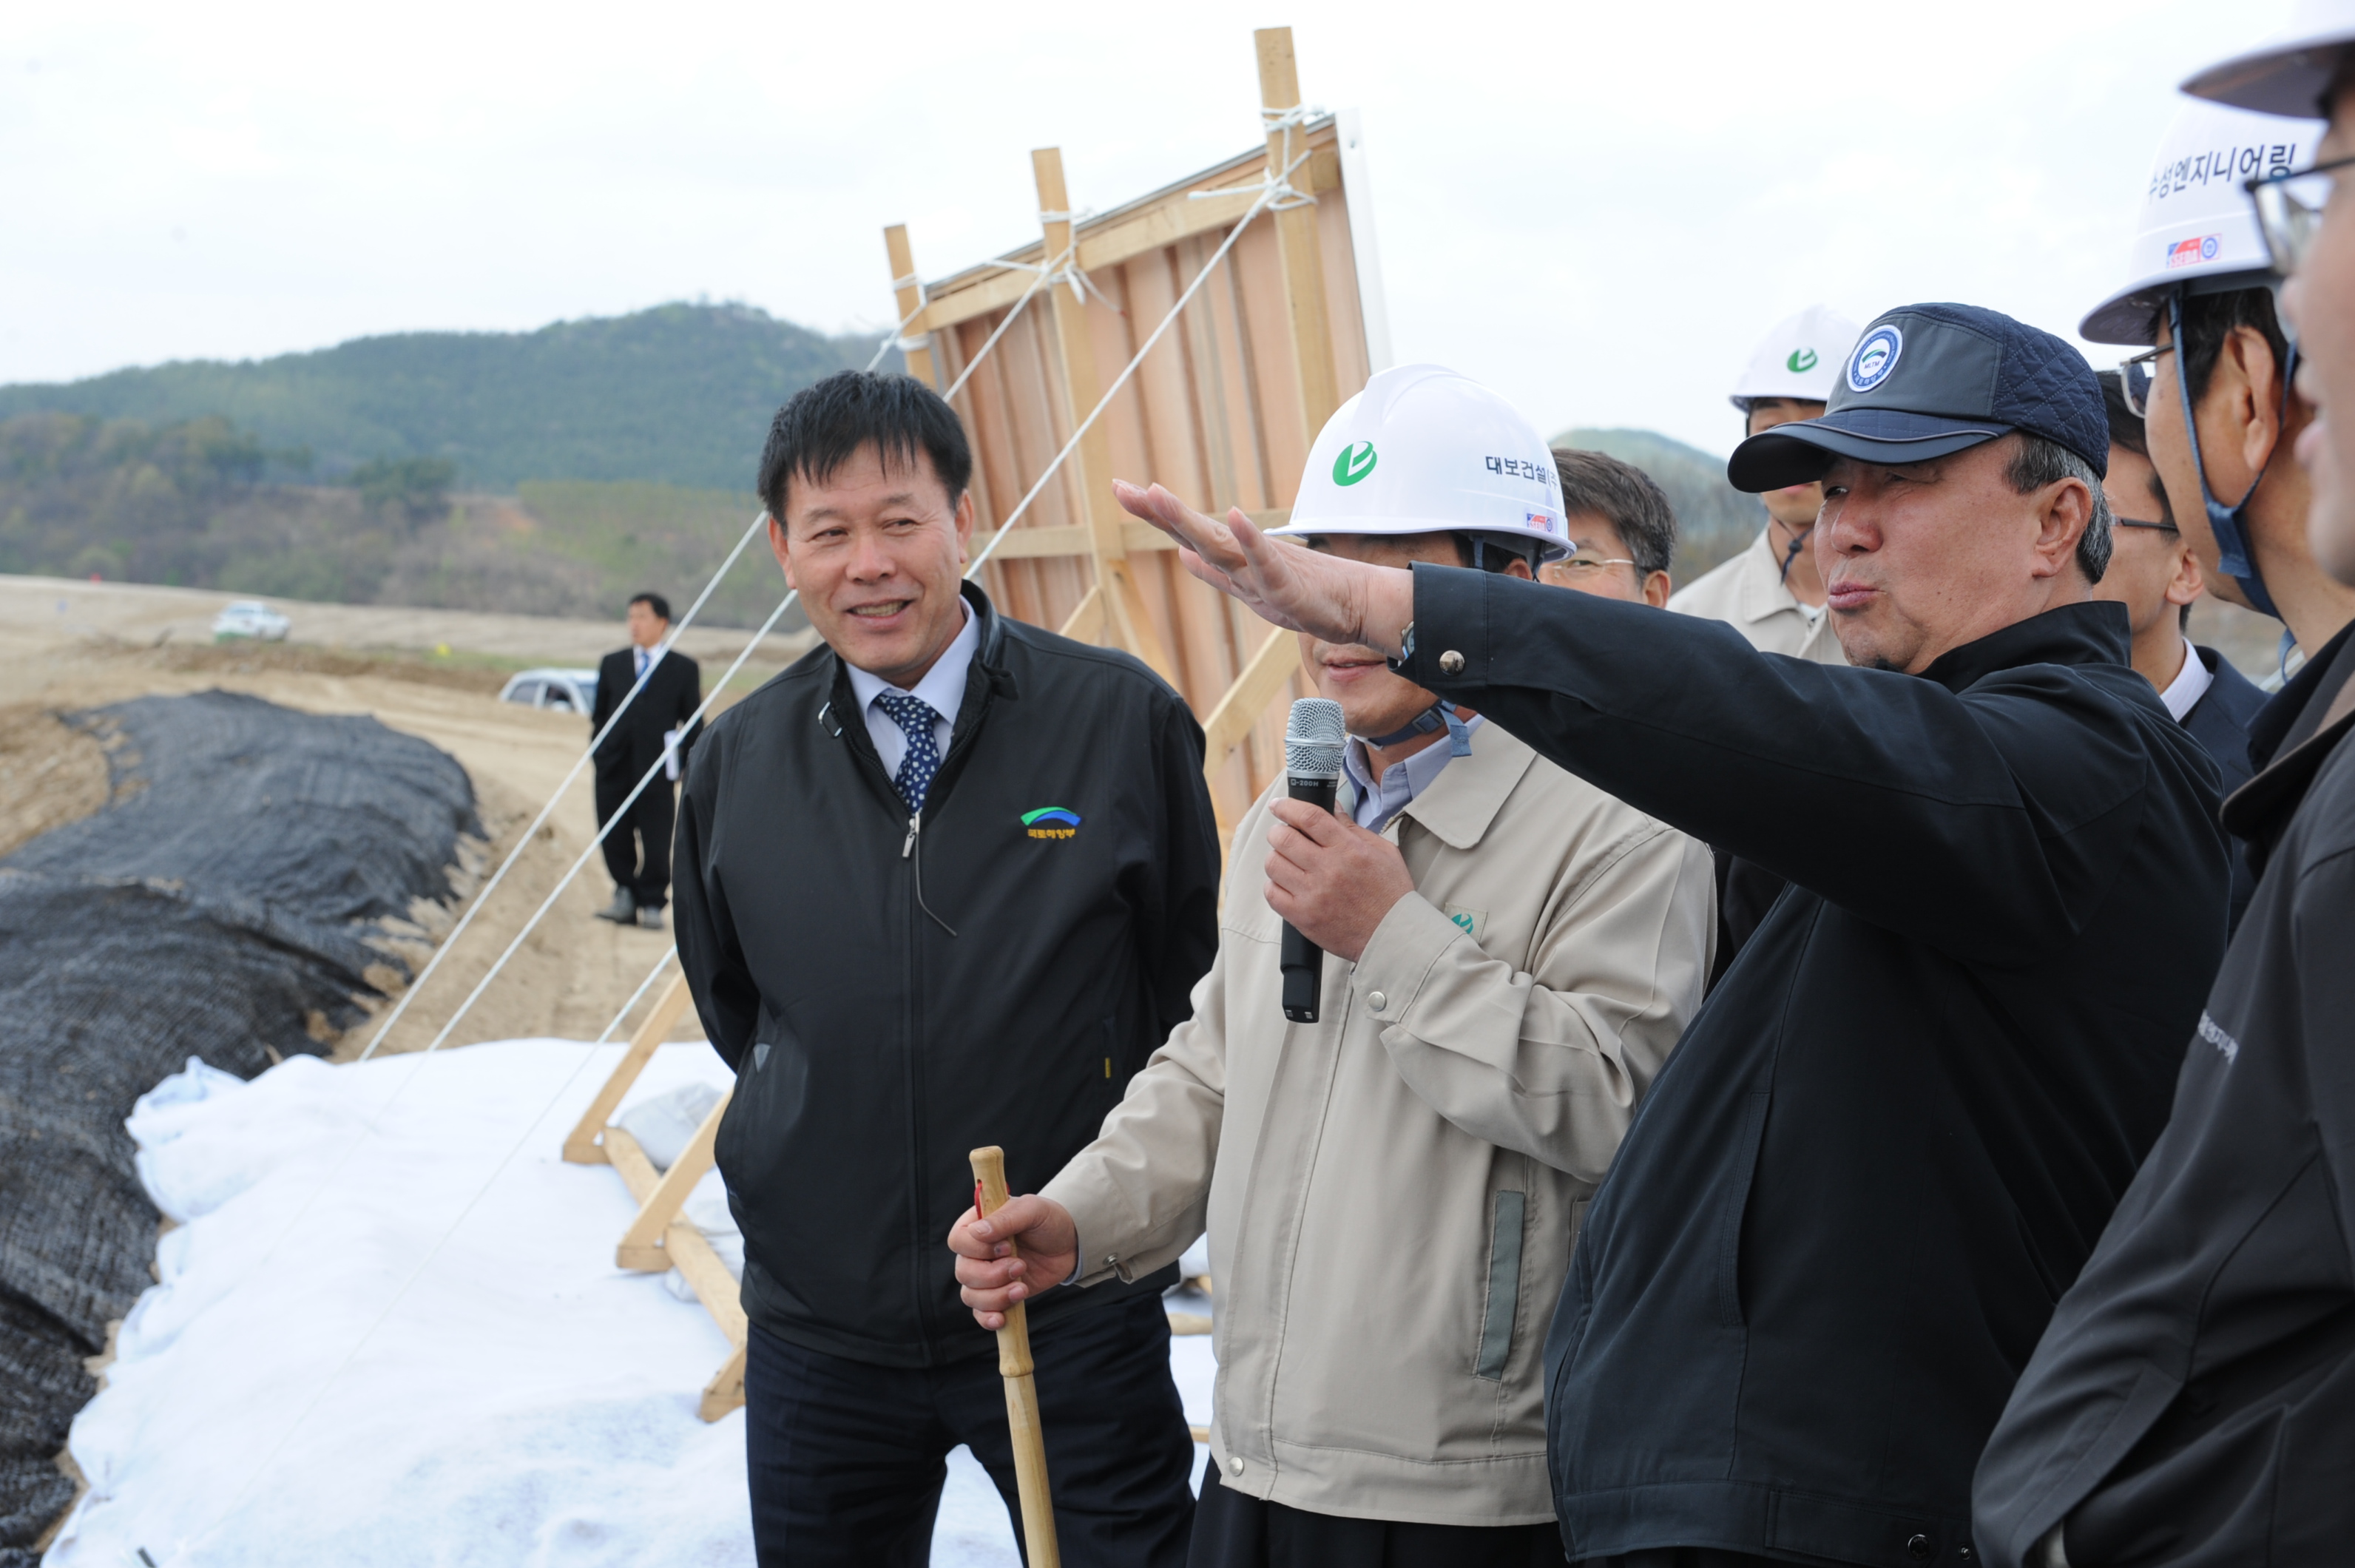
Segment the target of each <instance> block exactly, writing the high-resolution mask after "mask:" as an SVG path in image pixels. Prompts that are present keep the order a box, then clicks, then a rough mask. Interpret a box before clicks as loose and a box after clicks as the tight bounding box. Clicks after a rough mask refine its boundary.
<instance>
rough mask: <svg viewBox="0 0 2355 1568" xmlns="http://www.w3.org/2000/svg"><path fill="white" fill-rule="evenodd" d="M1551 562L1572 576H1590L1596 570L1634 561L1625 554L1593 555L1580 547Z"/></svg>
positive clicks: (1629, 564) (1607, 569) (1632, 563)
mask: <svg viewBox="0 0 2355 1568" xmlns="http://www.w3.org/2000/svg"><path fill="white" fill-rule="evenodd" d="M1553 564H1554V565H1556V566H1558V567H1560V568H1561V569H1562V571H1567V572H1569V573H1570V574H1571V575H1572V577H1591V576H1593V574H1594V573H1596V572H1598V571H1609V570H1610V569H1611V568H1613V567H1614V566H1633V565H1635V564H1636V563H1635V562H1634V561H1632V560H1628V559H1627V558H1626V557H1625V556H1604V555H1595V554H1593V553H1591V552H1589V551H1587V550H1583V549H1581V550H1576V551H1573V552H1572V554H1570V555H1566V556H1564V557H1563V558H1562V559H1561V560H1557V561H1555V562H1553Z"/></svg>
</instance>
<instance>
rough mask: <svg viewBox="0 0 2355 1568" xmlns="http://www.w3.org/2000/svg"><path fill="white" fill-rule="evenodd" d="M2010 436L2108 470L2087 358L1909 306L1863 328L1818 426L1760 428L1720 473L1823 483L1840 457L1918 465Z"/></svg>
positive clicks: (1762, 481) (1748, 480)
mask: <svg viewBox="0 0 2355 1568" xmlns="http://www.w3.org/2000/svg"><path fill="white" fill-rule="evenodd" d="M2016 430H2018V431H2026V432H2029V433H2030V434H2031V435H2041V436H2042V437H2044V438H2045V439H2046V440H2048V441H2052V442H2057V443H2060V444H2061V445H2062V446H2065V447H2067V448H2068V449H2069V450H2070V451H2072V452H2073V453H2076V454H2077V455H2078V456H2080V457H2082V458H2083V459H2084V460H2085V461H2086V462H2087V463H2090V464H2093V466H2094V473H2096V474H2103V475H2106V474H2107V473H2108V472H2109V466H2110V421H2109V415H2108V412H2107V411H2105V409H2104V407H2103V404H2102V384H2101V383H2100V382H2099V381H2098V380H2096V379H2094V368H2093V367H2092V366H2091V365H2088V364H2086V363H2085V357H2084V356H2083V355H2082V354H2080V353H2078V352H2077V351H2076V350H2075V349H2074V348H2072V347H2069V345H2067V344H2066V343H2063V342H2062V340H2061V339H2059V338H2057V337H2055V336H2052V335H2051V333H2049V332H2046V331H2043V330H2041V328H2038V327H2033V326H2030V325H2027V324H2025V323H2024V322H2018V321H2014V320H2012V319H2011V317H2009V316H2008V315H2004V314H2002V313H2001V312H2000V311H1992V310H1982V309H1980V308H1979V307H1978V306H1977V305H1968V304H1909V305H1903V306H1901V307H1900V308H1898V309H1896V310H1892V311H1890V312H1888V313H1886V314H1885V315H1881V316H1880V317H1878V318H1876V319H1875V320H1874V322H1873V324H1872V325H1870V326H1868V327H1866V328H1865V329H1864V336H1861V337H1859V338H1858V339H1857V340H1856V347H1854V348H1852V349H1850V350H1849V356H1848V363H1847V364H1845V365H1843V366H1841V367H1840V373H1839V377H1838V379H1837V380H1836V381H1835V382H1834V383H1833V385H1832V400H1831V402H1830V404H1829V405H1828V407H1827V408H1826V409H1825V411H1824V415H1823V417H1822V418H1821V419H1813V420H1802V421H1797V422H1796V423H1792V424H1778V425H1776V426H1775V427H1774V429H1772V430H1768V431H1761V432H1759V433H1758V434H1756V435H1753V436H1752V437H1751V438H1750V439H1749V440H1747V441H1745V442H1743V443H1742V444H1741V445H1740V446H1737V447H1735V448H1734V449H1733V456H1732V458H1731V459H1729V460H1728V461H1727V463H1726V464H1725V476H1726V478H1727V479H1729V480H1731V481H1732V485H1733V487H1734V488H1735V489H1737V490H1746V491H1749V492H1750V493H1752V494H1753V495H1755V494H1757V493H1758V492H1759V491H1762V490H1777V489H1780V488H1782V487H1783V486H1784V485H1805V484H1807V483H1808V482H1810V481H1812V480H1817V479H1820V478H1822V477H1823V476H1824V473H1825V471H1826V470H1827V469H1828V468H1830V467H1831V465H1832V459H1833V458H1834V457H1836V456H1837V457H1849V458H1855V459H1857V460H1859V461H1860V462H1866V463H1891V464H1894V463H1926V462H1928V461H1929V460H1930V459H1931V458H1934V457H1944V456H1945V455H1946V454H1947V453H1955V452H1960V451H1962V450H1963V449H1964V448H1966V447H1972V446H1977V444H1978V443H1981V442H1983V441H1993V440H1994V439H1995V438H1996V437H1998V436H2000V435H2009V434H2010V433H2011V432H2013V431H2016Z"/></svg>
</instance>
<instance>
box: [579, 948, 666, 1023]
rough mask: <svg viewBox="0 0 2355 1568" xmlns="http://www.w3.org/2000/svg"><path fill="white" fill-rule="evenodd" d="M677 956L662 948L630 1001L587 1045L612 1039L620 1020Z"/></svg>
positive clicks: (631, 994)
mask: <svg viewBox="0 0 2355 1568" xmlns="http://www.w3.org/2000/svg"><path fill="white" fill-rule="evenodd" d="M677 956H678V949H677V947H675V946H673V947H666V948H664V949H663V955H662V956H661V957H659V958H657V959H655V966H654V967H653V968H651V969H649V970H647V971H646V977H645V979H643V980H641V981H639V982H638V988H637V989H636V990H634V991H632V992H631V993H630V999H629V1000H628V1001H626V1002H623V1004H622V1010H621V1011H620V1012H618V1013H615V1014H614V1015H613V1021H612V1022H611V1023H608V1024H607V1025H606V1026H605V1027H604V1028H603V1029H600V1030H598V1032H597V1038H596V1039H595V1040H591V1041H590V1042H589V1043H590V1044H591V1045H602V1044H604V1043H605V1042H606V1041H607V1040H611V1039H613V1031H614V1030H615V1029H620V1028H621V1027H622V1020H623V1019H625V1018H628V1017H629V1016H630V1009H631V1008H634V1007H636V1006H637V1005H638V998H639V997H643V996H645V994H646V993H647V992H648V991H650V990H652V989H654V984H655V980H656V979H658V978H660V976H661V975H662V972H663V966H664V965H666V964H668V963H669V962H670V961H671V960H672V959H674V958H676V957H677Z"/></svg>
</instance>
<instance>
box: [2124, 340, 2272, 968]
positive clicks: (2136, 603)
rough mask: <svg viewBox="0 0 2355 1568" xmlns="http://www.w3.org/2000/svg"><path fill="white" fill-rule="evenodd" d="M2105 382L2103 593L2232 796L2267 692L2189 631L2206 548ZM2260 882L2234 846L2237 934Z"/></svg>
mask: <svg viewBox="0 0 2355 1568" xmlns="http://www.w3.org/2000/svg"><path fill="white" fill-rule="evenodd" d="M2101 381H2102V402H2103V405H2104V407H2105V409H2106V410H2107V411H2108V412H2109V417H2110V469H2109V472H2108V473H2107V474H2105V475H2103V476H2102V494H2103V495H2104V496H2105V497H2107V498H2108V500H2109V503H2110V526H2111V527H2112V528H2116V529H2117V530H2118V534H2117V548H2116V550H2115V553H2114V554H2112V556H2111V557H2110V566H2109V570H2108V571H2105V572H2103V573H2102V581H2100V582H2099V583H2098V584H2097V585H2095V587H2094V598H2096V599H2107V600H2110V601H2112V602H2114V603H2119V604H2123V605H2125V606H2126V620H2127V622H2128V624H2130V625H2131V627H2132V628H2133V635H2134V644H2133V648H2132V656H2133V663H2134V667H2135V670H2136V673H2137V674H2138V675H2140V676H2141V677H2143V678H2144V679H2145V680H2147V681H2148V682H2150V684H2151V686H2152V688H2154V689H2156V690H2157V691H2158V699H2159V701H2161V702H2163V703H2165V704H2166V705H2167V710H2168V711H2169V713H2171V714H2173V715H2174V716H2175V721H2176V722H2177V723H2179V724H2180V725H2182V726H2183V727H2184V728H2185V729H2186V730H2189V731H2191V737H2192V739H2193V740H2196V741H2199V742H2200V745H2201V746H2202V747H2204V748H2206V750H2207V752H2208V755H2209V757H2210V758H2211V760H2213V761H2214V763H2215V764H2216V773H2217V775H2218V777H2219V779H2220V780H2221V781H2222V786H2223V791H2224V793H2225V794H2226V795H2231V794H2232V792H2233V791H2234V790H2236V789H2238V788H2240V787H2241V786H2242V785H2243V784H2246V783H2248V782H2249V773H2250V769H2249V726H2250V724H2251V723H2252V722H2254V720H2255V719H2256V717H2257V711H2258V709H2262V708H2263V707H2264V705H2265V694H2264V692H2263V691H2261V690H2259V689H2258V688H2257V685H2256V683H2255V682H2254V681H2253V680H2251V679H2250V678H2249V677H2247V676H2244V675H2243V674H2242V673H2241V672H2240V671H2239V670H2237V669H2235V668H2233V667H2232V660H2230V659H2228V658H2226V657H2225V656H2223V655H2222V654H2221V653H2219V652H2217V651H2216V650H2215V649H2214V648H2206V647H2201V646H2200V645H2197V644H2195V643H2194V642H2192V640H2191V639H2190V637H2189V636H2187V635H2185V631H2186V628H2187V627H2188V626H2189V625H2190V619H2191V606H2192V604H2193V603H2196V602H2197V601H2198V600H2199V598H2200V594H2201V593H2202V592H2205V590H2206V588H2207V575H2206V573H2205V572H2204V571H2201V570H2200V552H2199V551H2198V550H2197V549H2194V548H2193V547H2192V545H2191V543H2190V541H2189V540H2187V539H2184V537H2183V531H2182V530H2181V529H2180V528H2177V527H2176V526H2175V509H2174V508H2173V507H2170V506H2169V505H2168V499H2167V486H2166V485H2163V484H2161V483H2160V482H2159V477H2158V469H2157V468H2155V467H2153V466H2152V464H2151V461H2150V444H2149V441H2148V439H2147V436H2146V435H2145V433H2144V430H2143V419H2142V416H2141V415H2140V414H2137V413H2136V412H2135V411H2134V410H2133V408H2132V407H2131V406H2129V404H2128V403H2127V401H2126V388H2125V379H2124V377H2122V376H2121V375H2120V374H2119V372H2117V371H2115V370H2105V371H2103V372H2102V374H2101ZM2165 412H2166V413H2171V412H2172V411H2171V410H2169V411H2165ZM2162 417H2165V415H2164V414H2163V415H2162ZM2256 886H2257V880H2256V878H2255V877H2254V875H2253V874H2251V872H2250V870H2249V862H2248V858H2247V857H2246V856H2245V855H2243V854H2241V853H2240V852H2239V851H2237V850H2235V851H2234V852H2233V855H2232V918H2231V923H2230V925H2228V927H2227V930H2228V931H2229V930H2231V929H2233V928H2236V927H2238V926H2239V925H2240V923H2241V913H2242V912H2243V910H2245V909H2247V908H2248V907H2249V895H2250V894H2251V893H2253V892H2254V891H2256Z"/></svg>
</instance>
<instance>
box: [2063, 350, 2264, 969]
mask: <svg viewBox="0 0 2355 1568" xmlns="http://www.w3.org/2000/svg"><path fill="white" fill-rule="evenodd" d="M2100 379H2101V383H2102V400H2103V401H2104V402H2105V404H2106V405H2107V406H2108V409H2109V414H2110V466H2109V471H2108V473H2106V474H2105V475H2103V478H2102V494H2103V495H2104V496H2106V497H2107V498H2108V500H2109V503H2110V526H2111V527H2112V528H2116V529H2117V530H2119V531H2118V533H2117V535H2116V536H2115V537H2116V544H2115V549H2113V551H2112V552H2111V555H2110V565H2109V570H2108V571H2105V572H2103V573H2102V580H2101V581H2099V582H2097V583H2095V584H2094V598H2096V599H2107V600H2110V601H2111V602H2113V603H2118V604H2123V605H2125V606H2126V619H2127V621H2128V622H2129V623H2131V624H2132V625H2133V628H2134V645H2133V660H2134V667H2135V671H2136V673H2137V674H2138V675H2140V676H2141V677H2143V678H2144V679H2145V680H2147V681H2148V682H2150V684H2151V688H2152V689H2154V690H2156V691H2157V692H2158V699H2159V700H2160V701H2161V702H2163V703H2165V704H2167V710H2168V712H2169V713H2170V714H2172V715H2174V717H2175V721H2176V722H2177V723H2179V724H2180V725H2182V726H2183V727H2184V728H2185V729H2186V730H2189V731H2191V734H2192V737H2193V738H2194V739H2195V740H2197V741H2199V742H2200V745H2201V746H2203V747H2204V748H2206V750H2207V752H2208V755H2209V756H2210V757H2211V758H2213V759H2214V760H2215V763H2216V772H2217V773H2219V774H2220V775H2222V781H2223V785H2224V793H2225V794H2226V795H2231V794H2232V792H2233V791H2234V790H2236V789H2238V788H2240V787H2241V786H2242V785H2243V784H2246V783H2248V782H2249V772H2250V769H2249V725H2250V723H2251V721H2252V720H2254V719H2255V718H2256V716H2257V711H2258V709H2262V708H2263V707H2264V705H2265V694H2264V692H2262V691H2260V690H2258V689H2257V688H2256V685H2255V683H2254V682H2253V681H2251V680H2250V679H2249V677H2247V676H2244V675H2243V674H2242V673H2241V672H2240V671H2239V670H2237V669H2235V668H2233V667H2232V661H2231V660H2229V659H2227V658H2226V657H2224V656H2223V655H2222V654H2220V653H2218V652H2217V651H2216V650H2215V649H2214V648H2203V647H2200V646H2197V645H2194V644H2193V643H2192V641H2191V639H2190V637H2189V636H2187V635H2185V632H2186V631H2187V629H2188V628H2189V626H2190V620H2191V605H2192V603H2193V601H2195V600H2197V599H2198V598H2199V597H2200V593H2201V592H2203V591H2204V589H2205V586H2206V581H2207V579H2206V574H2205V573H2203V572H2202V571H2200V556H2199V552H2198V551H2196V550H2194V549H2192V548H2191V546H2190V543H2189V542H2187V541H2186V540H2185V539H2184V537H2183V534H2182V531H2181V530H2180V529H2179V528H2177V527H2176V526H2175V517H2174V513H2173V510H2172V509H2171V508H2170V507H2169V506H2168V504H2167V487H2166V486H2165V485H2161V484H2160V483H2159V479H2158V469H2156V468H2154V467H2152V466H2151V462H2150V447H2149V445H2148V443H2147V441H2146V440H2145V437H2144V431H2143V421H2142V420H2141V419H2140V418H2138V417H2137V415H2136V414H2135V413H2134V411H2132V410H2131V409H2130V408H2128V407H2127V404H2126V395H2125V392H2124V390H2123V389H2122V387H2121V380H2122V378H2121V377H2120V375H2119V373H2118V372H2117V371H2115V370H2105V371H2103V372H2102V373H2101V378H2100ZM2255 890H2256V878H2255V877H2254V875H2252V874H2251V872H2250V870H2249V866H2248V860H2247V858H2246V857H2245V856H2243V855H2241V854H2238V853H2236V854H2234V855H2233V857H2232V922H2231V928H2232V929H2234V930H2237V929H2239V927H2240V923H2241V912H2243V910H2245V909H2247V908H2248V907H2249V895H2250V894H2251V893H2252V892H2254V891H2255Z"/></svg>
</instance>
